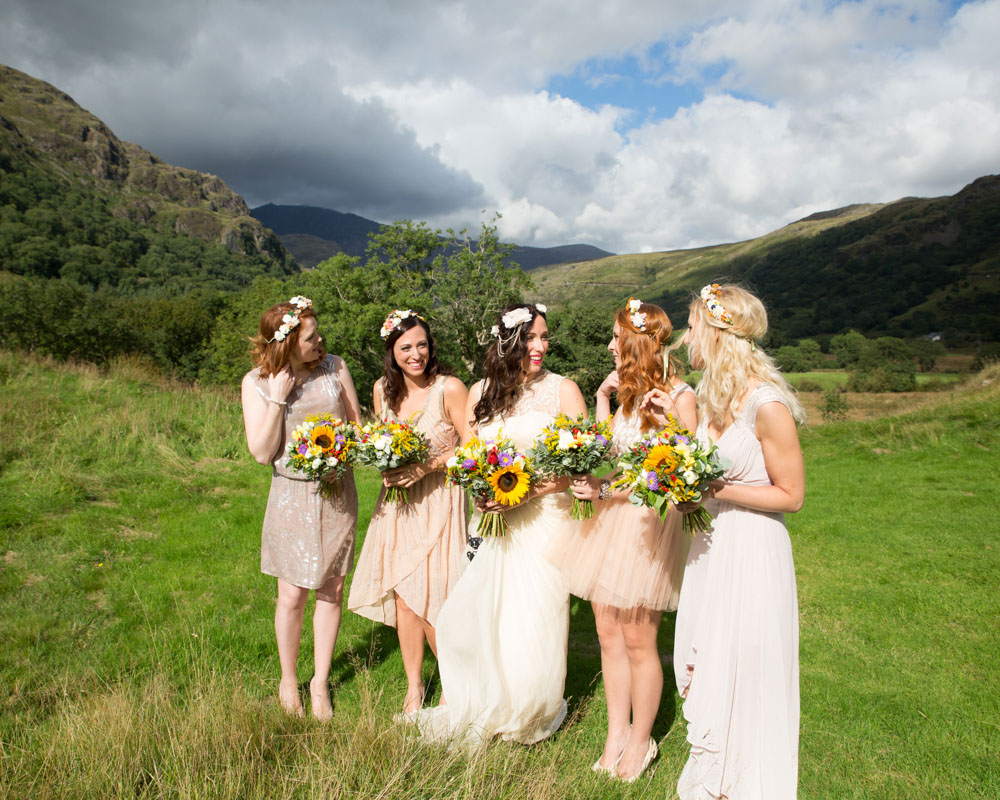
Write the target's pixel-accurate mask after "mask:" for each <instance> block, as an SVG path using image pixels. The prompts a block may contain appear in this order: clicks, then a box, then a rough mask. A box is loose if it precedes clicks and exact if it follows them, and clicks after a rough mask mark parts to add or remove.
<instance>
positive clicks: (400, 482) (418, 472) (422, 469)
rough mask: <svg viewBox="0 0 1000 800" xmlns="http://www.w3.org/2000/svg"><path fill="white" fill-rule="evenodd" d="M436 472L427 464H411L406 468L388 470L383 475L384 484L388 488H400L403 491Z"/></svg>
mask: <svg viewBox="0 0 1000 800" xmlns="http://www.w3.org/2000/svg"><path fill="white" fill-rule="evenodd" d="M433 471H434V470H433V469H432V468H431V466H430V465H429V464H427V463H424V462H421V463H419V464H409V465H407V466H405V467H396V469H387V470H386V471H385V472H383V473H382V483H383V484H385V485H386V486H399V487H400V488H402V489H406V488H409V487H410V486H413V484H415V483H417V482H418V481H420V480H421V479H423V478H424V477H426V476H427V475H429V474H430V473H431V472H433Z"/></svg>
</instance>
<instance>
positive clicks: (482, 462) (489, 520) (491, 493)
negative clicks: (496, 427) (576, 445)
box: [448, 436, 532, 536]
mask: <svg viewBox="0 0 1000 800" xmlns="http://www.w3.org/2000/svg"><path fill="white" fill-rule="evenodd" d="M531 477H532V469H531V464H530V463H529V462H528V460H527V459H526V458H525V457H524V454H523V453H519V452H518V451H517V448H516V447H514V443H513V442H512V441H511V440H510V439H505V438H504V437H503V436H497V438H496V439H487V440H483V439H473V440H472V441H471V442H469V443H468V444H467V445H465V446H464V447H458V448H456V449H455V455H454V456H452V457H451V458H449V459H448V483H450V484H452V485H454V486H461V487H462V488H463V489H465V490H466V491H468V492H469V493H470V494H471V495H472V496H473V497H478V498H481V499H483V500H496V501H497V502H498V503H502V504H504V505H508V506H513V505H516V504H517V503H519V502H521V500H522V499H524V496H525V495H526V494H527V493H528V489H529V488H530V487H531ZM477 533H479V535H480V536H503V535H504V534H505V533H507V521H506V520H505V519H504V518H503V514H501V513H500V512H499V511H487V512H486V513H485V514H483V516H482V519H480V520H479V527H478V528H477Z"/></svg>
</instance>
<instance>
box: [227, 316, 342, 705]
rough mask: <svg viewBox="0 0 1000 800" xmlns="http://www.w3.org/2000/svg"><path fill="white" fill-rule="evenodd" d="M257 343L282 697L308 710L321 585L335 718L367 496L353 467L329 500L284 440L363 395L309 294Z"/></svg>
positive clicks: (263, 557) (323, 686)
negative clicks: (324, 333) (312, 601)
mask: <svg viewBox="0 0 1000 800" xmlns="http://www.w3.org/2000/svg"><path fill="white" fill-rule="evenodd" d="M253 343H254V350H253V360H254V363H255V364H256V367H255V368H254V369H252V370H251V371H250V372H248V373H247V374H246V376H244V378H243V421H244V424H245V425H246V434H247V445H248V446H249V448H250V453H251V454H252V455H253V457H254V458H255V459H257V461H258V462H260V463H261V464H270V465H271V469H272V478H271V492H270V495H269V496H268V498H267V510H266V511H265V513H264V529H263V534H262V537H261V553H260V569H261V572H263V573H265V574H266V575H273V576H274V577H276V578H277V579H278V605H277V609H276V610H275V613H274V630H275V633H276V635H277V638H278V657H279V659H280V661H281V683H280V684H279V687H278V699H279V700H280V702H281V705H282V707H283V708H284V709H285V710H286V711H288V712H289V713H291V714H298V715H301V714H302V713H303V711H302V703H301V701H300V699H299V689H298V677H297V674H296V664H297V662H298V657H299V641H300V639H301V637H302V615H303V611H304V609H305V604H306V598H307V597H308V596H309V590H310V589H312V590H314V591H315V592H316V611H315V613H314V615H313V636H314V649H315V672H314V674H313V677H312V680H311V681H310V682H309V693H310V697H311V700H312V711H313V714H314V715H315V716H316V717H317V718H318V719H329V718H330V716H331V713H332V709H331V705H330V692H329V688H328V686H327V679H328V677H329V674H330V663H331V661H332V660H333V648H334V645H336V643H337V633H338V631H339V630H340V617H341V610H342V596H343V591H344V578H345V577H346V576H347V573H348V571H349V570H350V568H351V565H352V564H353V562H354V529H355V526H356V525H357V520H358V495H357V491H356V490H355V488H354V476H353V474H352V473H351V472H350V470H348V472H347V473H346V474H345V475H343V476H342V477H341V478H340V479H339V490H338V491H337V492H336V493H335V495H334V496H333V497H331V498H324V497H323V496H322V495H321V494H320V493H319V492H318V491H317V490H318V488H319V486H318V482H317V481H311V480H303V479H302V476H301V475H299V474H297V473H293V472H290V471H289V470H288V469H287V467H286V466H285V448H286V447H287V446H288V442H289V440H290V439H291V435H292V431H293V430H295V428H296V427H297V426H298V425H299V424H301V423H302V422H303V421H304V419H305V418H306V417H307V416H309V415H310V414H319V413H323V412H328V413H332V414H334V415H335V416H337V417H340V418H341V419H347V420H351V421H353V422H357V421H359V419H360V413H359V409H358V398H357V395H356V394H355V391H354V383H353V381H352V380H351V373H350V372H349V371H348V369H347V365H346V364H345V363H344V360H343V359H342V358H339V357H338V356H333V355H327V354H326V351H325V350H324V349H323V340H322V338H321V337H320V335H319V331H318V330H317V327H316V314H315V313H314V312H313V310H312V303H311V301H310V300H309V299H308V298H305V297H293V298H292V299H291V300H289V301H288V302H287V303H278V305H276V306H272V307H271V308H269V309H268V310H267V311H265V312H264V315H263V316H262V317H261V319H260V324H259V326H258V334H257V336H256V338H254V339H253Z"/></svg>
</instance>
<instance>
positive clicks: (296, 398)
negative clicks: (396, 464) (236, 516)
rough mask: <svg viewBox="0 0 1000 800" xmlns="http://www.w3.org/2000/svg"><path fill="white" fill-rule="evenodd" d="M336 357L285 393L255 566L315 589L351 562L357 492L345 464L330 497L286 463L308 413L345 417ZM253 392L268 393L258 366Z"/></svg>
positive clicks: (289, 581)
mask: <svg viewBox="0 0 1000 800" xmlns="http://www.w3.org/2000/svg"><path fill="white" fill-rule="evenodd" d="M339 360H340V359H339V357H338V356H333V355H328V356H327V357H326V358H325V359H324V360H323V362H322V363H321V364H320V365H319V366H317V367H316V368H315V369H314V370H313V371H312V374H310V375H309V377H308V378H306V380H305V382H304V383H302V384H301V385H300V386H298V387H297V388H295V389H294V390H293V391H292V393H291V394H290V395H289V396H288V405H286V406H285V419H284V432H283V434H282V443H281V449H280V450H279V451H278V452H277V453H275V456H274V459H273V460H272V461H271V468H272V478H271V491H270V494H269V495H268V498H267V510H266V511H265V512H264V525H263V531H262V533H261V548H260V571H261V572H263V573H264V574H265V575H273V576H274V577H276V578H281V579H282V580H284V581H286V582H287V583H290V584H292V585H293V586H298V587H300V588H303V589H320V588H322V587H323V586H324V585H326V583H327V581H329V580H330V579H331V578H334V577H339V576H343V575H346V574H347V573H348V572H350V570H351V565H352V564H353V563H354V533H355V528H356V527H357V524H358V493H357V490H356V489H355V488H354V473H353V471H352V470H351V468H350V467H348V469H347V472H346V473H344V475H343V476H342V477H341V478H340V479H339V480H338V484H339V490H338V492H337V493H336V495H335V496H334V497H330V498H324V497H323V496H322V495H320V494H319V481H313V480H309V479H307V478H304V477H303V476H302V475H301V474H299V473H297V472H292V471H291V470H289V469H288V466H287V465H286V460H287V458H286V456H285V450H286V448H287V447H288V443H289V442H290V441H291V438H292V431H294V430H295V428H296V427H297V426H299V425H300V424H302V422H303V421H305V418H306V417H307V416H310V415H311V414H321V413H330V414H333V415H334V416H336V417H340V418H341V419H344V417H345V415H346V413H347V408H346V406H345V404H344V398H343V394H342V388H341V385H340V379H339V378H338V377H337V362H338V361H339ZM251 375H253V376H254V381H255V385H256V388H257V391H258V393H259V394H260V395H261V396H262V397H264V398H266V397H267V382H266V381H265V379H264V378H261V377H260V370H259V369H255V370H253V372H251Z"/></svg>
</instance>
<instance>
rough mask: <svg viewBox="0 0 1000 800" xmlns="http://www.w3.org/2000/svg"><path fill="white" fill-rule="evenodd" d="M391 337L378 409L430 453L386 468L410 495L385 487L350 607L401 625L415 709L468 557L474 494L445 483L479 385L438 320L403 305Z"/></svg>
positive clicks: (389, 481) (409, 697) (389, 322)
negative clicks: (441, 614) (444, 360)
mask: <svg viewBox="0 0 1000 800" xmlns="http://www.w3.org/2000/svg"><path fill="white" fill-rule="evenodd" d="M382 339H383V341H384V342H385V373H384V375H383V376H382V377H381V378H379V379H378V380H377V381H376V382H375V386H374V388H373V390H372V394H373V401H374V404H375V413H376V414H377V415H378V416H379V417H380V418H382V419H390V420H397V421H408V422H410V423H411V424H412V425H413V426H414V427H415V428H416V429H417V430H418V431H420V432H421V433H423V434H424V436H426V437H427V440H428V442H429V443H430V448H429V450H430V453H429V457H428V458H427V460H426V461H424V462H422V463H420V464H411V465H410V466H406V467H399V468H398V469H394V470H389V471H387V472H385V473H383V475H382V481H383V483H384V484H385V487H389V486H400V487H403V488H405V489H406V490H407V493H408V495H409V502H408V503H406V504H403V505H399V504H396V503H386V502H385V488H383V490H382V492H381V494H380V495H379V498H378V501H377V502H376V504H375V510H374V511H373V512H372V519H371V524H370V525H369V526H368V533H367V535H366V536H365V543H364V545H362V547H361V555H360V556H358V566H357V569H356V570H355V571H354V580H353V581H352V582H351V595H350V597H349V598H348V600H347V607H348V608H349V609H351V611H353V612H354V613H356V614H360V615H362V616H364V617H368V618H369V619H373V620H375V621H376V622H381V623H383V624H385V625H391V626H393V627H394V628H396V631H397V633H398V635H399V651H400V655H402V657H403V669H404V670H405V672H406V683H407V687H406V697H405V698H404V699H403V713H404V714H413V712H415V711H416V710H417V709H419V708H420V707H421V705H422V704H423V700H424V681H423V663H424V642H425V641H426V642H427V643H428V644H429V645H430V647H431V650H432V651H433V652H434V654H435V655H437V642H436V638H435V632H434V625H435V623H436V621H437V615H438V611H439V610H440V609H441V604H442V603H443V602H444V599H445V598H446V597H447V596H448V593H449V592H450V591H451V589H452V587H453V586H454V585H455V583H456V582H457V581H458V577H459V574H460V572H461V566H462V562H463V561H464V558H463V556H464V554H465V545H466V539H467V536H466V530H465V519H466V513H465V493H464V492H463V491H462V490H461V489H460V488H458V487H457V486H447V485H445V469H446V464H445V462H447V460H448V459H449V458H450V457H451V455H452V454H453V453H454V452H455V446H456V445H457V444H458V443H459V441H460V440H461V437H462V432H463V431H464V429H465V423H464V418H465V404H466V401H467V399H468V397H469V391H468V389H466V388H465V384H463V383H462V382H461V381H460V380H459V379H458V378H454V377H449V376H447V375H444V374H443V373H442V371H441V367H440V365H439V364H438V359H437V347H436V346H435V344H434V337H433V336H431V329H430V326H429V325H428V324H427V322H426V321H425V320H424V318H423V317H421V316H419V315H418V314H417V313H416V312H414V311H412V310H410V309H404V310H396V311H393V312H392V313H391V314H390V315H389V316H388V317H387V318H386V321H385V323H384V324H383V325H382Z"/></svg>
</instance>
